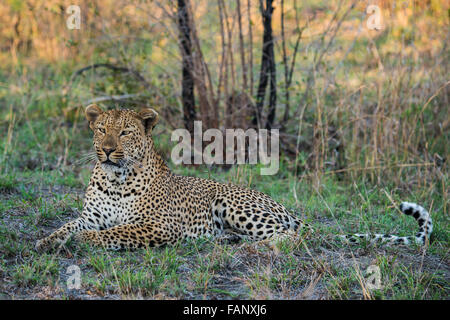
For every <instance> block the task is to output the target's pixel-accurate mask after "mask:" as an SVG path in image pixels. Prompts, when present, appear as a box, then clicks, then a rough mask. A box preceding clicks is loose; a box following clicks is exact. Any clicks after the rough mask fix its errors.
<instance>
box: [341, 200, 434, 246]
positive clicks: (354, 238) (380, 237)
mask: <svg viewBox="0 0 450 320" xmlns="http://www.w3.org/2000/svg"><path fill="white" fill-rule="evenodd" d="M399 209H400V211H401V212H403V213H404V214H406V215H408V216H413V217H414V219H416V221H417V223H418V224H419V232H418V233H417V234H416V235H415V236H408V237H399V236H396V235H388V234H379V233H376V234H368V233H362V234H361V233H355V234H351V235H341V236H340V237H341V238H342V239H344V240H345V241H348V242H358V241H359V240H361V239H364V240H368V241H370V242H381V243H392V244H405V245H408V244H411V243H416V244H418V245H424V244H425V241H426V240H427V239H429V238H430V235H431V232H432V231H433V221H432V219H431V216H430V214H429V213H428V211H427V210H425V209H424V208H423V207H421V206H419V205H418V204H415V203H411V202H402V203H401V204H400V208H399Z"/></svg>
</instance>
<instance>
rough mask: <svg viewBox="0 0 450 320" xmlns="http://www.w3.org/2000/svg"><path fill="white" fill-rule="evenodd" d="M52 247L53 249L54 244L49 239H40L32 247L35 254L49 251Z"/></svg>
mask: <svg viewBox="0 0 450 320" xmlns="http://www.w3.org/2000/svg"><path fill="white" fill-rule="evenodd" d="M54 247H55V244H54V242H53V241H52V239H51V238H50V237H46V238H43V239H40V240H38V241H36V244H35V245H34V249H35V250H36V251H37V252H44V251H50V250H51V249H53V248H54Z"/></svg>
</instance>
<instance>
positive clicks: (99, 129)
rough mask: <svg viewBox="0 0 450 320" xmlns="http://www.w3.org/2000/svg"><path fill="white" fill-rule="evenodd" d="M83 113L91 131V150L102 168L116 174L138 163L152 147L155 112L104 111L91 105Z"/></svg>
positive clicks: (156, 118) (145, 110)
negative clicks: (92, 149) (150, 143)
mask: <svg viewBox="0 0 450 320" xmlns="http://www.w3.org/2000/svg"><path fill="white" fill-rule="evenodd" d="M85 113H86V118H87V120H88V121H89V127H90V128H91V129H92V131H94V148H95V151H96V153H97V158H98V160H99V161H100V163H101V165H102V168H103V169H105V170H113V171H115V170H117V169H122V168H126V167H131V166H134V165H136V164H138V165H139V164H140V163H141V161H142V160H143V157H144V155H145V151H146V148H149V147H151V146H149V141H151V132H152V129H153V127H154V126H155V125H156V123H157V122H158V113H157V112H156V111H155V110H153V109H150V108H146V109H143V110H141V111H140V112H135V111H133V110H108V111H103V110H102V109H101V108H100V107H99V106H97V105H96V104H91V105H89V106H88V107H87V108H86V110H85Z"/></svg>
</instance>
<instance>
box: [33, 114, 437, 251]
mask: <svg viewBox="0 0 450 320" xmlns="http://www.w3.org/2000/svg"><path fill="white" fill-rule="evenodd" d="M86 118H87V120H88V121H89V126H90V128H91V129H92V130H93V131H94V139H93V141H94V148H95V151H96V153H97V158H98V161H97V163H96V165H95V167H94V169H93V172H92V176H91V179H90V181H89V185H88V188H87V190H86V194H85V200H84V205H83V211H82V213H81V215H80V216H79V217H78V218H77V219H75V220H73V221H70V222H68V223H66V224H64V225H63V226H62V227H61V228H59V229H58V230H56V231H55V232H53V233H52V234H51V235H49V236H48V237H46V238H44V239H41V240H39V241H38V242H37V243H36V249H38V250H47V249H51V248H55V247H57V246H60V245H62V244H64V243H65V242H66V241H67V240H68V239H69V238H70V237H71V236H72V235H74V237H75V239H76V240H78V241H80V242H87V243H90V244H93V245H98V246H103V247H106V248H109V249H124V248H140V247H147V246H150V247H156V246H160V245H164V244H174V243H176V242H177V241H179V240H180V239H185V238H198V237H200V236H212V237H225V238H227V237H229V238H238V239H242V238H244V239H249V240H265V239H277V238H285V237H288V236H291V235H293V234H298V233H299V229H300V228H303V227H307V228H310V226H309V225H307V224H306V223H304V222H303V221H302V220H300V219H299V218H298V217H296V216H294V215H293V214H292V213H290V212H289V211H288V210H287V209H286V208H285V207H284V206H282V205H281V204H278V203H277V202H275V201H274V200H272V199H271V198H270V197H268V196H267V195H265V194H263V193H261V192H258V191H255V190H251V189H246V188H242V187H239V186H235V185H226V184H222V183H218V182H215V181H212V180H206V179H200V178H194V177H186V176H179V175H175V174H173V173H172V172H171V171H170V169H169V168H168V167H167V165H166V164H165V162H164V161H163V159H162V158H161V157H160V156H159V154H158V153H157V152H156V151H155V148H154V143H153V138H152V130H153V127H154V126H155V124H156V123H157V121H158V114H157V113H156V112H155V111H154V110H153V109H144V110H142V111H141V112H139V113H137V112H135V111H131V110H111V111H103V110H101V109H100V108H99V107H98V106H96V105H90V106H88V107H87V108H86ZM402 211H403V212H404V213H405V214H411V215H413V216H414V217H415V218H416V219H417V220H418V222H419V225H420V227H421V233H420V235H419V234H418V235H417V236H416V239H417V238H420V239H422V238H424V237H425V235H427V236H429V234H430V233H431V230H432V224H431V218H430V217H429V215H428V213H427V212H426V211H425V210H424V209H423V208H422V207H420V206H417V205H415V204H410V203H403V204H402ZM380 237H382V236H381V235H380ZM391 237H395V236H391ZM349 239H350V241H353V240H351V239H353V238H349ZM392 239H394V238H392ZM395 239H396V240H398V239H402V241H403V242H404V243H407V240H408V239H406V238H401V237H396V238H395ZM408 241H409V240H408Z"/></svg>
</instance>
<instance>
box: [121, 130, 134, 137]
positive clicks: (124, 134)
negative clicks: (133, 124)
mask: <svg viewBox="0 0 450 320" xmlns="http://www.w3.org/2000/svg"><path fill="white" fill-rule="evenodd" d="M130 133H131V131H130V130H123V131H122V132H121V133H120V136H121V137H122V136H127V135H129V134H130Z"/></svg>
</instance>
